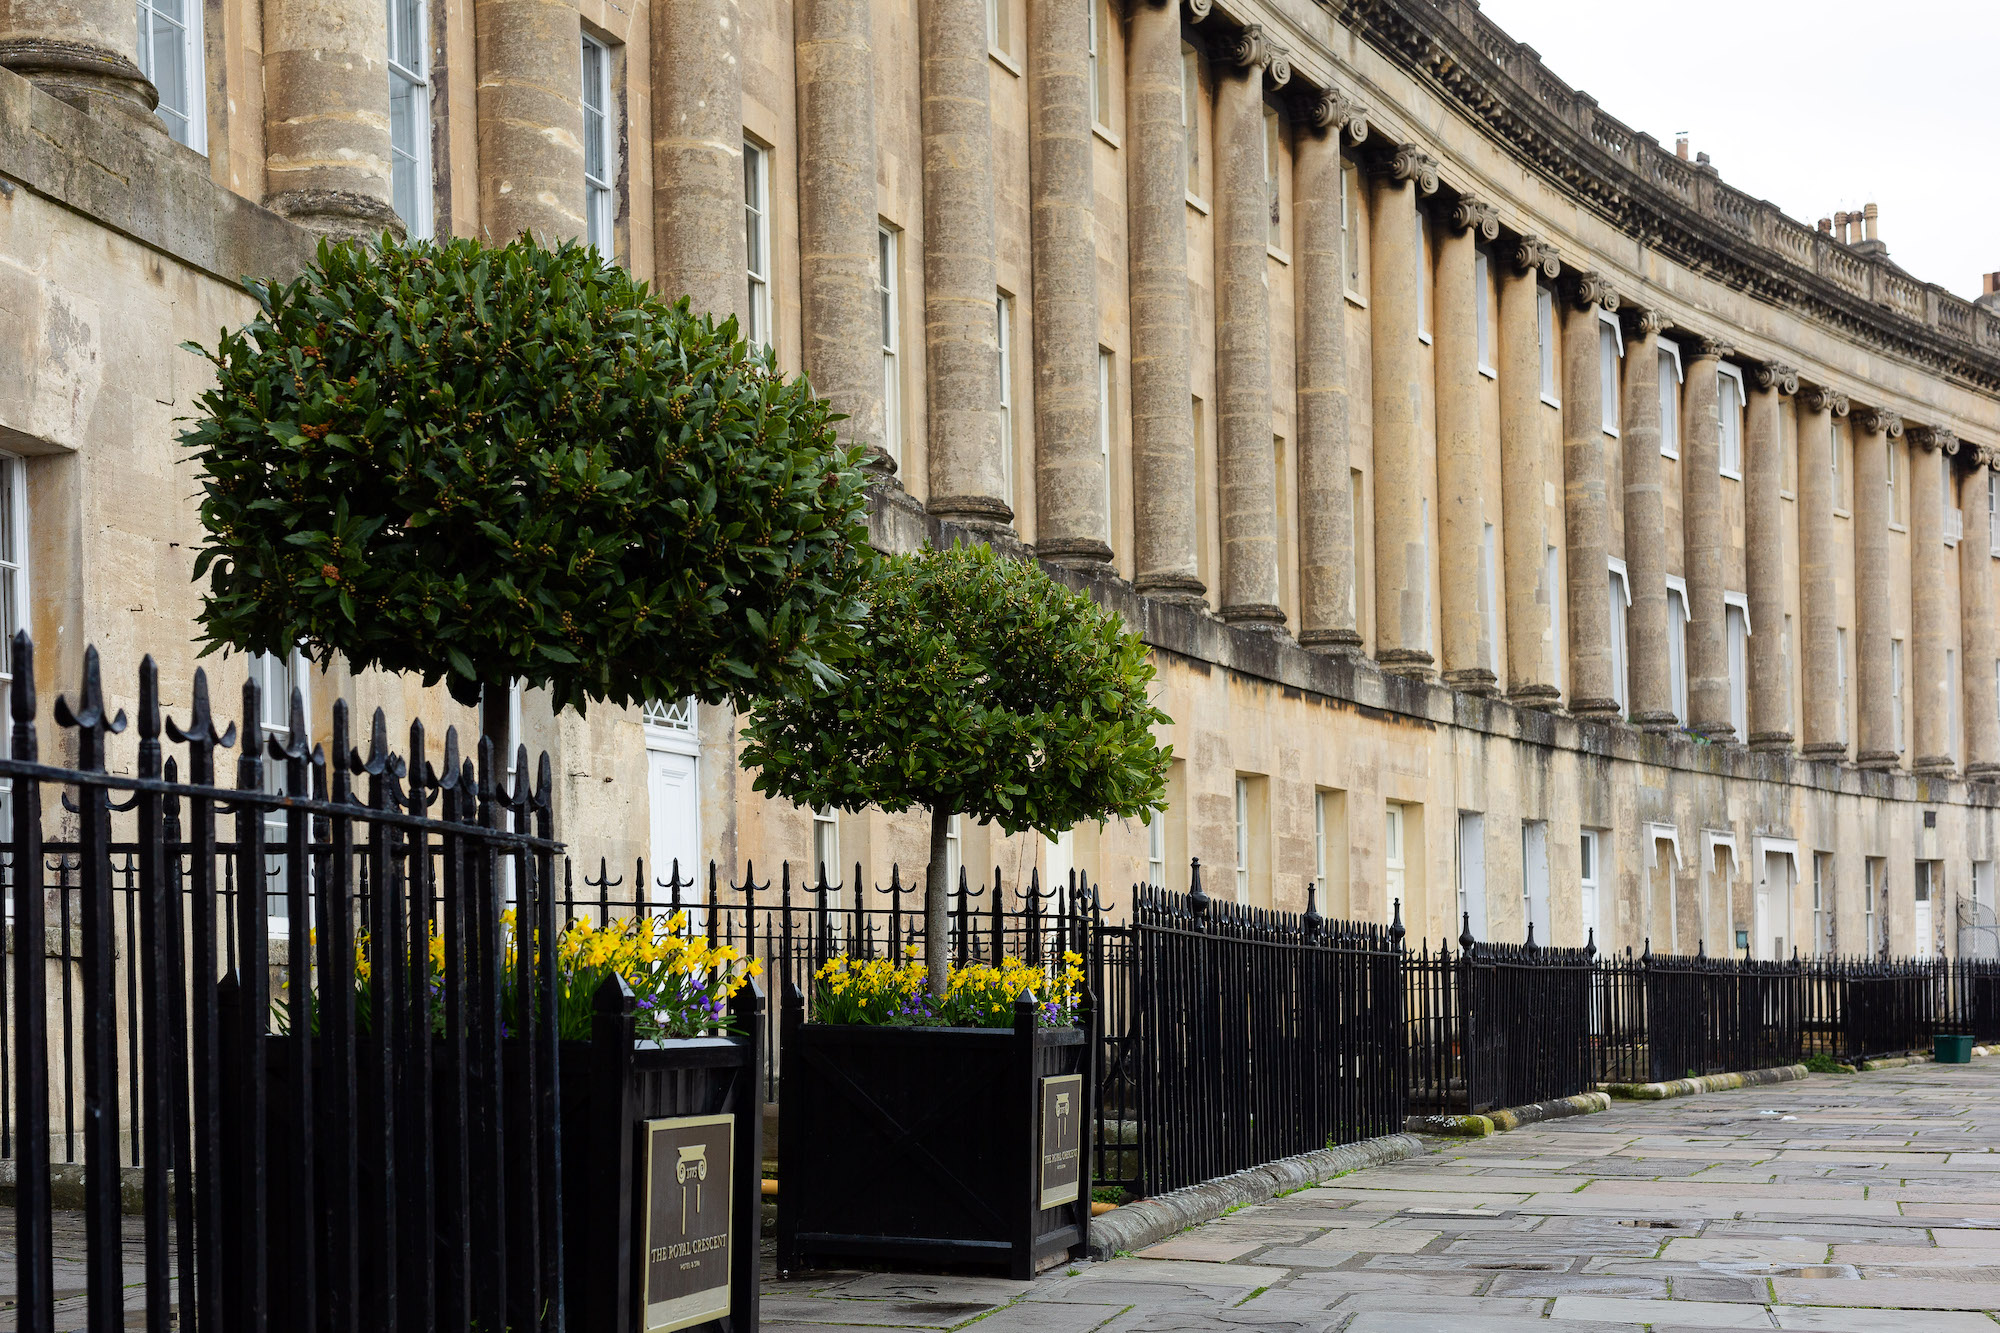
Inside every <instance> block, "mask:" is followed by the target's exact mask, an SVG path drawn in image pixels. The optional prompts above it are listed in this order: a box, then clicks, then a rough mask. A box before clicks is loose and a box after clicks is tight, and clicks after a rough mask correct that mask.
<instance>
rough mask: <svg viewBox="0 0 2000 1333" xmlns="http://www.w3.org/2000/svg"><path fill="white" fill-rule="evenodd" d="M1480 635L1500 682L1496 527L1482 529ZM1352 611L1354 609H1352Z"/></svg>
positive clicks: (1486, 526)
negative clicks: (1483, 639) (1483, 635)
mask: <svg viewBox="0 0 2000 1333" xmlns="http://www.w3.org/2000/svg"><path fill="white" fill-rule="evenodd" d="M1479 538H1480V540H1479V597H1480V600H1481V601H1482V602H1483V603H1484V605H1482V606H1481V607H1480V608H1479V623H1480V631H1481V632H1482V633H1483V634H1485V636H1486V669H1487V670H1488V671H1491V672H1492V673H1493V678H1494V679H1495V680H1498V679H1499V678H1500V588H1499V575H1498V573H1497V572H1496V566H1498V564H1499V563H1500V560H1499V553H1498V550H1497V536H1496V534H1495V533H1494V531H1493V525H1492V524H1491V523H1486V524H1482V525H1481V530H1480V534H1479ZM1350 609H1351V608H1350Z"/></svg>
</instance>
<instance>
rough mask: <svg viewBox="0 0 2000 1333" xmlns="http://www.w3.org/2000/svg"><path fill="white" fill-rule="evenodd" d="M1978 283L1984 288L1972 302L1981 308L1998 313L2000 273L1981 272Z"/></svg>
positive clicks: (1999, 304)
mask: <svg viewBox="0 0 2000 1333" xmlns="http://www.w3.org/2000/svg"><path fill="white" fill-rule="evenodd" d="M1979 285H1980V286H1981V287H1982V288H1984V290H1983V291H1981V292H1980V294H1979V297H1978V299H1977V300H1975V301H1974V302H1973V304H1974V305H1976V306H1979V307H1980V308H1981V309H1984V310H1990V311H1992V312H1993V313H1994V314H1996V315H2000V273H1985V274H1981V275H1980V278H1979Z"/></svg>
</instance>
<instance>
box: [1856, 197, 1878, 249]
mask: <svg viewBox="0 0 2000 1333" xmlns="http://www.w3.org/2000/svg"><path fill="white" fill-rule="evenodd" d="M1880 212H1881V210H1880V209H1878V208H1876V207H1875V205H1873V204H1863V205H1862V206H1861V216H1862V217H1863V218H1864V219H1865V220H1866V226H1867V234H1866V235H1865V236H1863V237H1862V239H1863V240H1867V241H1872V240H1874V239H1876V237H1875V218H1876V215H1877V214H1878V213H1880Z"/></svg>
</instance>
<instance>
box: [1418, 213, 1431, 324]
mask: <svg viewBox="0 0 2000 1333" xmlns="http://www.w3.org/2000/svg"><path fill="white" fill-rule="evenodd" d="M1415 216H1416V223H1417V277H1416V283H1417V341H1418V342H1420V343H1424V344H1426V345H1428V344H1429V343H1430V341H1431V296H1430V285H1429V284H1428V283H1426V282H1425V281H1424V279H1425V278H1427V277H1429V276H1430V271H1431V229H1430V228H1429V227H1427V226H1425V225H1424V210H1423V209H1421V208H1419V209H1417V210H1416V215H1415Z"/></svg>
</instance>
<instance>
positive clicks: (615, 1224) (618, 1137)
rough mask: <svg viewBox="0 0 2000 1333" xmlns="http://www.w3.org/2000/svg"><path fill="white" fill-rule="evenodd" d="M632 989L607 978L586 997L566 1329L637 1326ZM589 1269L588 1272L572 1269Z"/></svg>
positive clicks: (569, 1217) (570, 1214) (569, 1214)
mask: <svg viewBox="0 0 2000 1333" xmlns="http://www.w3.org/2000/svg"><path fill="white" fill-rule="evenodd" d="M635 1012H636V1011H635V1009H634V1002H633V997H632V988H631V987H630V986H627V985H626V984H625V979H624V978H623V977H621V976H619V975H618V974H617V973H615V972H614V973H612V974H611V975H610V976H608V977H606V978H605V979H604V983H603V984H602V985H600V986H599V987H598V988H597V993H596V995H594V996H592V997H591V1018H590V1075H589V1077H590V1120H591V1123H590V1125H589V1127H587V1128H586V1127H584V1126H581V1125H578V1126H573V1127H572V1128H573V1129H574V1130H575V1131H577V1132H578V1133H579V1134H580V1135H581V1136H582V1137H581V1143H582V1144H587V1145H588V1146H587V1148H586V1150H585V1151H586V1153H587V1160H588V1163H589V1165H588V1168H587V1170H586V1171H585V1173H584V1178H583V1179H582V1180H580V1181H578V1182H577V1185H578V1188H577V1193H576V1199H575V1203H574V1206H573V1207H571V1208H566V1209H564V1212H565V1214H566V1220H567V1222H568V1224H569V1225H568V1226H567V1227H566V1228H565V1229H566V1230H568V1231H569V1232H570V1233H571V1234H572V1235H573V1236H575V1237H576V1238H577V1239H578V1240H579V1241H582V1243H581V1244H579V1245H576V1246H575V1247H574V1248H573V1249H572V1250H571V1251H570V1256H569V1257H570V1261H571V1263H572V1265H573V1268H572V1272H571V1275H570V1277H571V1280H570V1281H569V1283H568V1288H569V1292H570V1294H571V1296H572V1297H573V1299H574V1300H575V1302H576V1304H577V1307H578V1308H577V1309H576V1310H575V1311H573V1312H572V1316H571V1320H570V1327H571V1328H572V1329H576V1330H584V1329H621V1328H635V1327H637V1326H638V1322H637V1317H638V1313H639V1309H638V1300H639V1297H640V1282H639V1279H640V1271H639V1266H638V1255H637V1254H635V1253H634V1251H633V1248H632V1236H633V1208H634V1199H633V1195H632V1159H633V1139H634V1130H633V1126H632V1043H633V1042H634V1041H635V1040H636V1039H637V1031H636V1027H637V1025H636V1023H635V1021H634V1018H633V1015H634V1013H635ZM582 1264H587V1265H589V1267H588V1268H578V1267H575V1266H576V1265H582Z"/></svg>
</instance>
